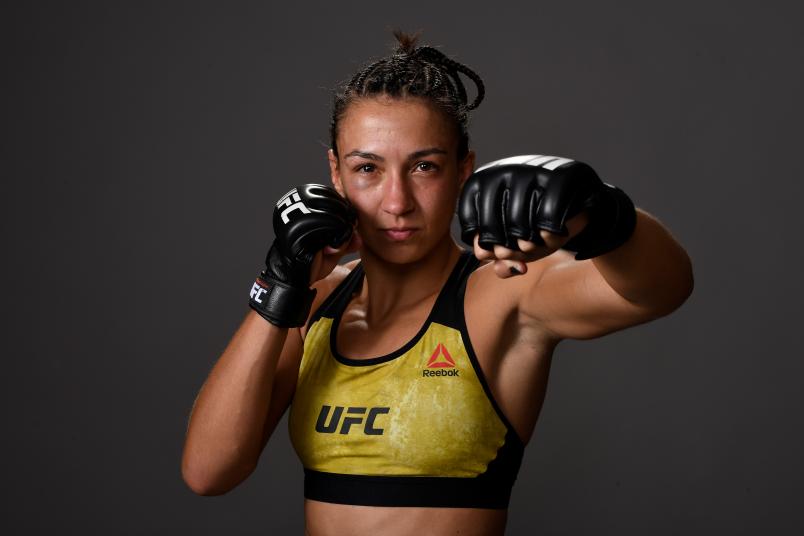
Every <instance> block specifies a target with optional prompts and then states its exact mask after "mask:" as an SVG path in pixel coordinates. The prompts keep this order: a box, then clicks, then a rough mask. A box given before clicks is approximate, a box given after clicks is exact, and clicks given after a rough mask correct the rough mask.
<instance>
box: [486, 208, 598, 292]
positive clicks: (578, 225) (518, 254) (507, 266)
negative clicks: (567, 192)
mask: <svg viewBox="0 0 804 536" xmlns="http://www.w3.org/2000/svg"><path fill="white" fill-rule="evenodd" d="M588 222H589V216H587V214H586V212H585V211H583V212H581V213H580V214H578V215H577V216H575V217H573V218H571V219H570V220H569V221H567V230H568V231H569V236H562V235H560V234H558V233H553V232H550V231H545V230H544V229H541V230H540V231H539V237H540V238H541V240H542V242H543V243H535V242H529V241H527V240H522V239H521V238H518V239H517V241H516V244H517V247H518V248H519V249H518V250H514V249H509V248H507V247H505V246H501V245H499V244H495V245H494V247H493V249H492V250H487V249H483V248H482V247H480V244H479V243H478V242H479V239H480V235H479V234H475V238H474V243H473V246H474V253H475V257H477V258H478V259H480V260H481V261H486V260H491V261H494V273H496V274H497V277H499V278H502V279H506V278H509V277H515V276H518V275H522V274H526V273H527V272H528V265H527V263H529V262H533V261H537V260H539V259H541V258H544V257H547V256H548V255H552V254H553V253H555V252H556V251H557V250H559V249H561V248H562V247H563V246H564V244H566V243H567V242H568V241H569V240H570V239H571V238H572V237H574V236H576V235H577V234H578V233H580V232H581V231H582V230H583V229H584V227H586V225H587V223H588Z"/></svg>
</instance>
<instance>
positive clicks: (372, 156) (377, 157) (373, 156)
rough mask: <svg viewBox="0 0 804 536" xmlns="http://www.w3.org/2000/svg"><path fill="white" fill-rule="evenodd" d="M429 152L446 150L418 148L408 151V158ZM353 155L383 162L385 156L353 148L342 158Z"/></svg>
mask: <svg viewBox="0 0 804 536" xmlns="http://www.w3.org/2000/svg"><path fill="white" fill-rule="evenodd" d="M431 154H447V151H445V150H444V149H440V148H438V147H430V148H428V149H420V150H418V151H416V152H413V153H410V154H409V155H408V160H414V159H416V158H421V157H423V156H429V155H431ZM353 156H359V157H360V158H365V159H366V160H376V161H378V162H385V158H383V157H381V156H380V155H378V154H374V153H367V152H366V151H360V150H354V151H352V152H350V153H349V154H347V155H345V156H344V157H343V158H344V159H346V158H350V157H353Z"/></svg>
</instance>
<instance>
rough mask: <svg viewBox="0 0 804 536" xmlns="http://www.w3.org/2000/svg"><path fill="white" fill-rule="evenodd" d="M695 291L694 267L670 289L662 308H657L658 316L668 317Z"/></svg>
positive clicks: (690, 267)
mask: <svg viewBox="0 0 804 536" xmlns="http://www.w3.org/2000/svg"><path fill="white" fill-rule="evenodd" d="M694 289H695V278H694V277H693V273H692V265H689V269H688V270H686V271H685V272H684V273H683V275H680V276H679V277H678V278H677V279H676V281H675V283H674V284H673V285H671V286H670V287H669V289H668V290H669V292H667V293H666V297H665V299H664V300H663V303H662V305H661V306H659V307H658V308H657V316H659V317H661V316H666V315H669V314H670V313H672V312H673V311H675V310H676V309H678V308H679V307H681V306H682V305H684V302H686V301H687V300H688V299H689V297H690V296H692V291H693V290H694Z"/></svg>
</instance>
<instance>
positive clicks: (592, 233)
mask: <svg viewBox="0 0 804 536" xmlns="http://www.w3.org/2000/svg"><path fill="white" fill-rule="evenodd" d="M603 187H604V189H603V190H602V191H601V193H600V195H599V197H598V202H597V203H595V204H594V205H593V206H591V207H589V208H588V211H589V223H588V224H587V225H586V228H585V229H584V230H583V231H581V232H580V233H578V234H577V235H576V236H575V237H573V238H572V240H570V241H569V242H567V243H566V244H564V247H563V249H566V250H569V251H574V252H576V253H577V254H576V255H575V260H576V261H582V260H586V259H591V258H593V257H598V256H600V255H603V254H604V253H608V252H609V251H613V250H615V249H617V248H618V247H620V246H621V245H623V244H624V243H625V242H626V241H627V240H628V239H629V238H630V237H631V235H632V234H633V233H634V229H635V228H636V208H635V207H634V203H633V201H631V198H630V197H628V195H626V193H625V192H623V191H622V190H620V189H619V188H617V187H616V186H612V185H611V184H608V183H605V182H604V183H603Z"/></svg>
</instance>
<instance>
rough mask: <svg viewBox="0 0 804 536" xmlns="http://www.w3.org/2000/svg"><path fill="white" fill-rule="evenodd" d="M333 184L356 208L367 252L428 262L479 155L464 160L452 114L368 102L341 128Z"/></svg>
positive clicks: (410, 103)
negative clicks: (451, 121)
mask: <svg viewBox="0 0 804 536" xmlns="http://www.w3.org/2000/svg"><path fill="white" fill-rule="evenodd" d="M338 128H339V131H338V139H337V143H338V150H339V153H340V155H339V158H337V159H336V158H335V155H334V154H333V152H332V151H331V150H330V151H329V163H330V172H331V176H332V183H333V185H334V186H335V188H336V189H337V190H338V192H339V193H340V194H341V195H343V196H344V197H346V198H347V199H348V200H349V201H350V202H351V203H352V205H353V206H354V207H355V209H356V210H357V214H358V224H357V229H358V232H359V233H360V237H361V238H362V240H363V247H364V248H367V249H368V250H370V251H371V252H372V253H373V254H375V255H378V256H380V257H382V258H384V259H386V260H387V261H389V262H396V263H406V262H414V261H416V260H419V259H421V258H422V257H423V256H424V255H426V254H427V253H429V252H430V251H432V249H433V248H434V247H435V246H437V245H439V244H441V243H443V241H444V240H445V239H447V237H448V236H449V231H450V223H451V221H452V216H453V214H454V213H455V204H456V202H457V198H458V194H459V192H460V189H461V186H462V185H463V182H464V181H465V180H466V179H467V178H468V177H469V175H470V174H471V173H472V170H473V168H474V153H473V152H471V151H470V152H469V154H468V155H467V156H466V158H464V159H463V160H462V161H461V162H459V161H458V158H457V148H458V137H457V133H456V132H455V128H454V126H452V125H451V124H450V123H449V122H448V120H447V118H446V116H445V115H444V114H443V112H441V111H440V110H439V109H438V108H436V107H435V105H432V104H429V103H427V101H424V100H422V99H417V98H405V99H394V98H391V97H377V98H363V99H360V100H357V101H355V102H354V103H352V104H351V105H349V108H348V109H347V110H346V114H345V115H344V116H343V117H342V118H341V120H340V123H339V125H338Z"/></svg>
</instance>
